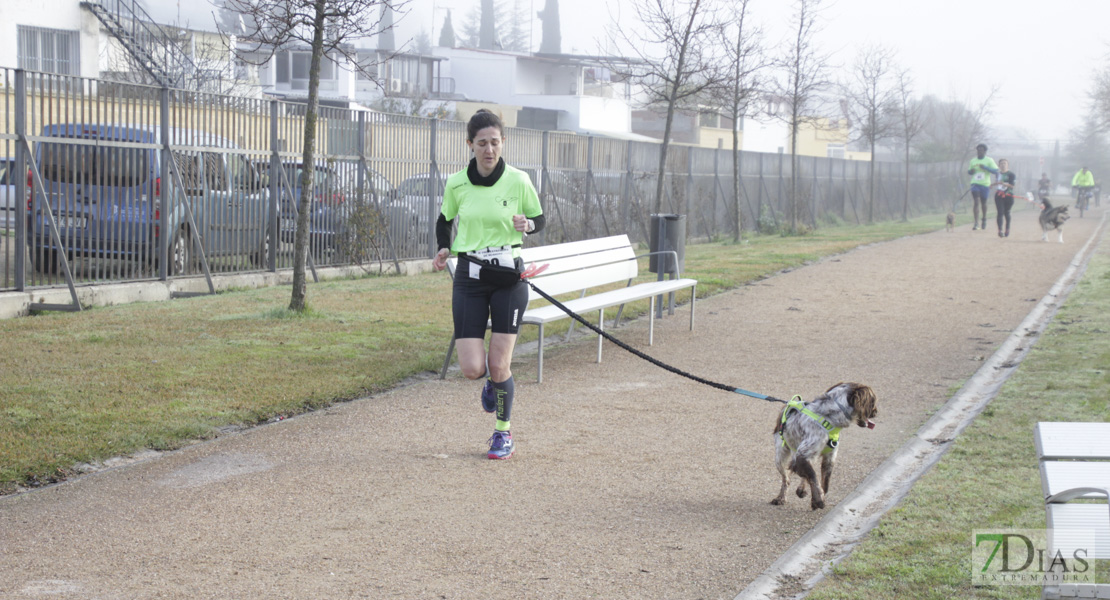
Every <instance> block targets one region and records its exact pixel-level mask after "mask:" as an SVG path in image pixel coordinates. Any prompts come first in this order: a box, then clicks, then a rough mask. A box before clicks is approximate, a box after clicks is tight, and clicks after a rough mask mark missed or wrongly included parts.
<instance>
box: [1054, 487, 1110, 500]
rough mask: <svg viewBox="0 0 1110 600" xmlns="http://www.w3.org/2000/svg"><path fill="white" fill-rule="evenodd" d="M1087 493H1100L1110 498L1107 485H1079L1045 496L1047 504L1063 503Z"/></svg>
mask: <svg viewBox="0 0 1110 600" xmlns="http://www.w3.org/2000/svg"><path fill="white" fill-rule="evenodd" d="M1087 494H1098V495H1099V496H1105V497H1106V498H1110V489H1108V488H1105V487H1077V488H1071V489H1070V490H1064V491H1062V492H1057V493H1055V494H1053V495H1051V496H1045V499H1044V501H1045V504H1061V503H1064V502H1068V501H1071V500H1075V499H1076V498H1082V497H1083V496H1086V495H1087Z"/></svg>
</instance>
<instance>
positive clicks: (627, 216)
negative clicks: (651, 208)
mask: <svg viewBox="0 0 1110 600" xmlns="http://www.w3.org/2000/svg"><path fill="white" fill-rule="evenodd" d="M632 148H633V145H632V140H629V141H628V150H627V151H626V152H625V157H624V158H625V160H624V187H623V188H622V189H621V207H622V208H621V210H622V211H623V212H624V215H622V216H623V217H624V224H625V229H626V230H631V229H632ZM640 222H641V223H642V222H643V215H640ZM644 241H645V242H646V241H648V240H644Z"/></svg>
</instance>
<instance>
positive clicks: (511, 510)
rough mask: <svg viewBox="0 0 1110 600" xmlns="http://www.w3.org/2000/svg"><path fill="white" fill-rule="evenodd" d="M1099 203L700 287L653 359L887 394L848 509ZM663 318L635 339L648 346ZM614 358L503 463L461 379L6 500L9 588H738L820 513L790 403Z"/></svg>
mask: <svg viewBox="0 0 1110 600" xmlns="http://www.w3.org/2000/svg"><path fill="white" fill-rule="evenodd" d="M1099 217H1101V213H1099V212H1095V214H1093V215H1089V216H1088V217H1087V218H1086V219H1083V220H1080V219H1072V221H1071V222H1070V223H1069V224H1068V228H1067V235H1066V239H1065V243H1064V244H1057V243H1047V244H1046V243H1041V242H1040V241H1039V240H1040V232H1039V230H1037V227H1036V224H1035V222H1036V215H1035V214H1034V213H1033V212H1032V211H1023V212H1020V213H1018V214H1017V215H1016V216H1015V225H1014V234H1013V236H1012V237H1010V238H1008V239H1005V240H1003V239H999V238H998V237H996V235H995V234H994V233H993V232H991V231H989V230H988V231H986V232H972V231H971V230H970V228H969V227H966V226H965V227H962V228H960V229H958V230H957V231H956V232H955V233H945V232H943V231H942V232H937V233H934V234H929V235H923V236H918V237H913V238H906V239H902V240H897V241H894V242H890V243H885V244H878V245H874V246H870V247H866V248H861V249H859V250H856V251H854V252H851V253H848V254H845V255H842V256H839V257H834V258H831V259H828V260H825V261H822V262H820V263H819V264H816V265H811V266H808V267H805V268H801V269H797V270H795V271H793V272H790V273H785V274H782V275H779V276H776V277H773V278H771V279H767V280H764V281H762V282H759V283H756V284H754V285H750V286H747V287H744V288H742V289H740V290H737V291H734V292H731V293H727V294H722V295H719V296H716V297H713V298H709V299H707V300H704V301H699V302H698V305H697V323H696V328H695V330H694V331H693V332H692V333H691V332H689V331H687V330H686V324H687V323H688V320H687V313H685V312H684V311H685V310H689V307H688V306H687V307H680V308H679V312H678V314H677V316H675V317H672V318H668V319H666V320H664V321H663V322H662V323H661V324H660V325H659V326H657V328H656V340H657V341H656V345H655V346H654V347H653V348H651V350H650V351H651V352H652V353H653V354H654V355H655V356H656V357H658V358H659V359H661V360H663V361H665V362H668V363H671V364H674V365H676V366H679V367H681V368H684V369H687V370H689V371H692V372H695V373H698V374H700V375H703V376H705V377H708V378H710V379H714V380H717V381H723V382H725V383H729V384H732V385H737V386H740V387H745V388H747V389H751V390H758V391H763V392H766V393H770V394H773V395H777V396H782V397H788V396H789V395H791V394H794V393H800V394H802V395H803V396H804V397H805V398H807V399H808V398H811V397H813V396H814V395H816V394H818V393H820V392H822V391H824V389H825V388H826V387H828V386H830V385H831V384H834V383H836V382H838V381H841V380H856V381H861V382H865V383H868V384H870V385H872V386H873V387H874V388H875V390H876V391H877V393H878V396H879V400H880V405H879V406H880V414H879V417H878V419H877V421H878V424H879V425H878V428H876V429H875V430H874V431H867V430H863V429H858V428H853V429H852V430H850V431H845V433H844V434H843V437H842V445H841V451H840V461H839V463H838V467H837V469H838V470H837V471H836V474H835V475H834V477H833V484H832V490H831V493H830V496H829V501H830V504H835V503H836V502H838V501H839V500H840V499H841V498H843V497H844V496H845V495H846V494H847V493H848V492H849V490H851V489H852V488H853V487H854V486H855V485H857V484H858V483H859V482H860V481H861V480H862V479H863V477H864V476H865V475H866V474H867V473H868V472H869V471H870V470H871V469H873V468H874V467H875V466H877V465H878V464H879V463H880V462H881V461H882V460H883V459H884V458H885V457H886V456H887V455H889V454H890V453H891V452H892V451H893V450H895V449H896V448H898V447H899V446H900V445H901V444H902V443H903V442H904V441H905V440H906V439H907V438H908V437H910V436H911V435H912V433H913V432H914V431H915V430H916V429H917V428H918V427H919V426H920V425H921V424H922V423H923V422H924V421H925V420H926V418H927V417H928V416H929V414H930V412H931V411H932V410H934V409H935V408H936V407H937V406H939V405H941V404H942V403H944V402H945V400H947V398H948V396H949V395H950V394H951V393H952V392H953V391H954V390H955V389H956V388H957V387H958V386H959V384H961V383H962V382H963V380H964V379H965V378H967V377H968V376H970V375H971V374H972V373H973V372H974V371H975V370H976V369H977V368H978V367H979V366H980V364H981V361H982V359H983V358H984V357H986V356H989V355H990V354H991V353H992V352H993V350H994V349H995V347H996V346H997V345H998V344H999V342H1000V341H1001V340H1003V339H1004V338H1005V336H1006V335H1007V334H1008V333H1009V331H1011V330H1012V329H1013V328H1015V327H1017V325H1018V324H1019V323H1020V322H1021V320H1022V319H1023V317H1024V316H1025V315H1026V313H1027V312H1028V311H1029V310H1030V308H1031V307H1032V306H1033V304H1034V301H1035V300H1038V299H1039V298H1041V297H1042V296H1043V295H1044V294H1045V293H1046V292H1047V290H1048V289H1049V288H1050V287H1051V286H1052V283H1053V282H1054V281H1055V280H1056V278H1057V277H1058V276H1059V275H1060V274H1061V273H1062V272H1063V270H1064V269H1065V267H1066V266H1067V264H1068V263H1069V261H1070V260H1071V259H1072V257H1073V255H1074V254H1075V253H1076V252H1077V251H1078V249H1079V248H1080V247H1081V246H1082V244H1083V243H1084V242H1085V241H1086V239H1087V237H1088V235H1089V234H1090V233H1091V232H1092V231H1094V229H1095V226H1096V225H1097V222H1098V219H1099ZM938 226H939V224H938ZM1053 239H1054V238H1053ZM738 251H742V250H738ZM447 301H448V300H447V299H446V298H445V299H444V302H445V304H444V310H446V309H447V305H446V303H447ZM646 331H647V329H646V324H645V323H642V322H637V323H634V324H632V325H629V326H626V327H623V328H622V329H621V330H619V333H618V335H619V337H621V338H622V339H625V340H626V341H629V342H630V343H633V344H635V345H638V346H641V347H643V346H644V345H645V344H646ZM445 342H446V340H445ZM593 354H594V344H593V342H592V341H583V342H580V343H578V344H576V345H574V346H573V347H568V348H563V349H559V350H556V351H553V352H551V353H550V354H549V355H548V357H547V359H546V360H545V362H546V373H545V379H546V380H547V381H546V383H544V384H543V385H536V384H535V383H534V377H535V367H534V358H533V357H530V356H522V357H519V359H518V361H517V363H516V365H515V369H516V374H517V379H518V383H517V391H518V400H517V404H516V410H515V411H514V412H515V414H514V419H513V421H514V424H515V428H514V437H515V439H516V441H517V444H518V448H519V449H518V452H517V456H515V457H514V458H513V459H512V460H510V461H507V462H498V461H489V460H486V458H485V454H484V449H485V445H484V443H483V442H484V441H485V439H486V437H487V436H488V435H489V433H490V431H491V430H492V424H493V423H492V421H493V419H492V418H491V417H490V416H488V415H486V414H485V413H483V412H482V410H481V408H480V407H479V403H478V391H479V386H478V384H477V383H473V382H467V381H465V380H462V379H461V378H459V377H458V376H457V375H455V376H453V377H449V378H448V379H447V380H446V381H438V380H430V381H425V382H420V383H417V384H415V385H411V386H408V387H405V388H403V389H398V390H395V391H393V392H390V393H386V394H382V395H379V396H374V397H371V398H366V399H363V400H359V401H356V402H352V403H349V404H345V405H342V406H337V407H335V408H332V409H329V410H325V411H321V412H318V413H314V414H311V415H306V416H304V417H300V418H296V419H291V420H288V421H285V422H282V423H278V424H274V425H269V426H265V427H260V428H257V429H253V430H251V431H248V432H245V433H241V434H235V435H229V436H226V437H223V438H220V439H218V440H216V441H213V442H210V443H205V444H199V445H196V446H192V447H190V448H187V449H184V450H181V451H178V452H174V453H170V454H166V455H163V456H161V457H159V458H157V459H153V460H148V461H145V462H141V463H138V464H134V465H130V466H127V467H121V468H117V469H114V470H109V471H104V472H101V473H99V474H96V475H93V476H88V477H84V478H81V479H76V480H73V481H70V482H68V483H65V484H62V485H58V486H54V487H51V488H47V489H43V490H39V491H36V492H33V493H28V494H23V495H19V496H13V497H8V498H4V499H0V597H4V598H39V597H49V598H278V597H280V598H479V597H515V598H544V599H548V598H571V599H579V598H587V597H597V598H732V597H733V596H735V595H736V594H737V593H738V592H739V591H740V590H742V589H743V588H744V586H745V585H747V584H748V582H750V581H751V580H752V579H753V578H754V577H756V576H757V575H758V574H759V573H760V572H761V571H762V570H763V569H765V568H766V567H767V566H768V565H769V564H770V563H771V562H772V561H774V560H775V558H776V557H777V556H778V555H779V554H780V553H781V552H782V551H783V550H784V549H785V548H787V547H789V546H790V545H791V544H792V543H793V542H794V540H796V539H797V538H798V537H799V536H801V535H802V534H803V533H804V532H805V531H806V530H807V529H809V528H810V527H811V526H812V525H813V524H814V523H816V522H817V520H818V519H819V518H820V516H821V514H822V513H820V512H817V513H815V512H811V511H810V510H809V505H808V502H807V501H802V500H798V499H796V498H793V497H791V498H790V500H791V501H790V502H789V503H788V504H787V505H786V506H784V507H776V506H771V505H769V504H768V501H769V500H770V499H771V498H772V497H773V496H774V495H775V494H776V493H777V491H778V482H777V477H778V475H777V474H776V473H775V471H774V467H773V466H772V462H771V456H772V451H771V436H770V431H771V428H772V425H773V421H774V419H775V415H776V412H777V411H778V409H779V406H778V405H772V404H769V403H764V402H759V401H755V400H751V399H747V398H745V397H742V396H738V395H735V394H727V393H723V392H720V391H717V390H714V389H712V388H708V387H705V386H700V385H699V384H696V383H693V382H690V381H687V380H685V379H681V378H679V377H677V376H675V375H672V374H670V373H667V372H666V371H663V370H661V369H658V368H656V367H653V366H652V365H650V364H649V363H647V362H645V361H642V360H640V359H638V358H636V357H634V356H631V355H628V354H627V353H624V352H621V351H620V350H619V349H617V348H616V347H613V346H609V347H608V348H607V349H606V354H605V361H604V363H602V364H601V365H597V364H594V363H593V362H592V356H593Z"/></svg>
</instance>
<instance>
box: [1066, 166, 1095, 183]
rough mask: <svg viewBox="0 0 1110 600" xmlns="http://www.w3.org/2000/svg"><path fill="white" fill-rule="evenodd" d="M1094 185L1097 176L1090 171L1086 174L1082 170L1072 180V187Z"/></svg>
mask: <svg viewBox="0 0 1110 600" xmlns="http://www.w3.org/2000/svg"><path fill="white" fill-rule="evenodd" d="M1094 185H1095V174H1094V173H1092V172H1090V171H1087V172H1086V173H1084V172H1083V169H1080V170H1079V172H1078V173H1076V174H1075V177H1072V178H1071V187H1094Z"/></svg>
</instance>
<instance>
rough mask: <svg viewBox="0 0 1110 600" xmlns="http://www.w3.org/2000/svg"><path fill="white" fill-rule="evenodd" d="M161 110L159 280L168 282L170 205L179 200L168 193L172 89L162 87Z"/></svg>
mask: <svg viewBox="0 0 1110 600" xmlns="http://www.w3.org/2000/svg"><path fill="white" fill-rule="evenodd" d="M159 110H160V111H161V113H162V114H161V115H160V118H159V128H160V129H161V132H160V133H161V136H162V144H161V145H162V152H161V153H160V156H159V159H158V161H159V168H160V169H161V171H160V172H161V173H162V178H163V179H164V181H163V184H162V185H161V186H160V187H159V188H158V205H159V206H161V207H162V210H161V213H160V214H159V215H158V231H159V232H161V234H162V235H161V236H159V239H158V279H159V280H161V281H166V280H167V279H169V275H170V240H171V239H172V238H173V232H172V231H170V213H171V212H173V210H174V207H172V206H170V205H169V199H170V198H177V194H169V193H167V192H168V191H169V190H170V189H171V187H172V185H173V183H172V180H173V178H171V177H170V176H169V173H170V160H171V159H172V157H171V156H170V88H168V87H166V86H162V90H161V93H160V95H159Z"/></svg>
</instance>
